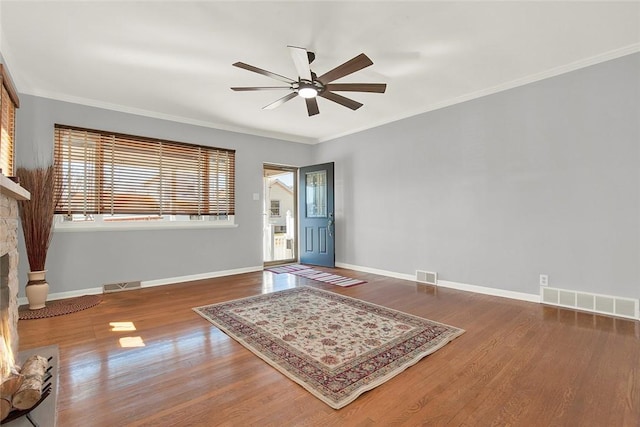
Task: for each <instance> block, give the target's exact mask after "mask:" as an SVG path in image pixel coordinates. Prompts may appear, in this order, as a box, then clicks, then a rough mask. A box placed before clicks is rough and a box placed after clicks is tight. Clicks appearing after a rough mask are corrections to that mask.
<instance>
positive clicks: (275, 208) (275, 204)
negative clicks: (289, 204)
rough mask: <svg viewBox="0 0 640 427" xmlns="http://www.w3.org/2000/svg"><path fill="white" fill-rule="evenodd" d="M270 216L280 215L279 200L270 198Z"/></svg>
mask: <svg viewBox="0 0 640 427" xmlns="http://www.w3.org/2000/svg"><path fill="white" fill-rule="evenodd" d="M271 216H280V200H271Z"/></svg>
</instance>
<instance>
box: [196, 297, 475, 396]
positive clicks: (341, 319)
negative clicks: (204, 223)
mask: <svg viewBox="0 0 640 427" xmlns="http://www.w3.org/2000/svg"><path fill="white" fill-rule="evenodd" d="M193 310H194V311H195V312H196V313H198V314H199V315H201V316H202V317H204V318H205V319H207V320H208V321H210V322H211V323H213V324H214V325H215V326H217V327H218V328H220V329H221V330H222V331H224V332H225V333H226V334H227V335H229V336H231V337H232V338H234V339H235V340H237V341H238V342H239V343H240V344H242V345H244V346H245V347H246V348H247V349H249V350H251V351H252V352H253V353H255V354H256V355H257V356H259V357H260V358H262V359H263V360H264V361H265V362H267V363H268V364H270V365H271V366H273V367H274V368H276V369H277V370H279V371H280V372H282V373H283V374H284V375H286V376H287V377H289V378H290V379H292V380H293V381H295V382H297V383H298V384H300V385H301V386H302V387H304V388H305V389H306V390H307V391H309V392H310V393H311V394H313V395H314V396H316V397H317V398H319V399H320V400H322V401H323V402H325V403H326V404H327V405H329V406H331V407H332V408H335V409H340V408H342V407H344V406H346V405H348V404H349V403H351V402H353V401H354V400H355V399H356V398H357V397H358V396H359V395H360V394H362V393H364V392H365V391H368V390H371V389H373V388H375V387H377V386H379V385H381V384H383V383H384V382H385V381H388V380H389V379H391V378H393V377H394V376H396V375H398V374H399V373H401V372H402V371H404V370H405V369H406V368H408V367H409V366H411V365H414V364H415V363H416V362H418V361H419V360H420V359H422V358H423V357H425V356H427V355H429V354H431V353H433V352H434V351H436V350H438V349H440V348H441V347H443V346H444V345H445V344H447V343H448V342H449V341H451V340H453V339H454V338H456V337H457V336H459V335H461V334H462V333H464V330H462V329H459V328H455V327H452V326H448V325H444V324H442V323H437V322H434V321H431V320H427V319H424V318H421V317H417V316H413V315H410V314H406V313H402V312H400V311H396V310H392V309H389V308H385V307H382V306H379V305H375V304H371V303H368V302H365V301H361V300H357V299H354V298H350V297H346V296H343V295H339V294H336V293H333V292H328V291H323V290H320V289H315V288H310V287H300V288H293V289H287V290H284V291H279V292H273V293H270V294H265V295H258V296H253V297H249V298H243V299H238V300H233V301H228V302H223V303H219V304H213V305H207V306H202V307H196V308H194V309H193Z"/></svg>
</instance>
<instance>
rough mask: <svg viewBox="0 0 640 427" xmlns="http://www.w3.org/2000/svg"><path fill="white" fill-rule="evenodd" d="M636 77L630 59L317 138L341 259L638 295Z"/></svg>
mask: <svg viewBox="0 0 640 427" xmlns="http://www.w3.org/2000/svg"><path fill="white" fill-rule="evenodd" d="M638 76H640V54H634V55H630V56H626V57H623V58H619V59H616V60H613V61H609V62H605V63H602V64H598V65H595V66H591V67H588V68H585V69H581V70H578V71H575V72H571V73H568V74H564V75H561V76H557V77H554V78H551V79H547V80H543V81H540V82H536V83H533V84H529V85H526V86H522V87H519V88H515V89H511V90H508V91H504V92H501V93H497V94H494V95H490V96H486V97H483V98H480V99H476V100H473V101H469V102H465V103H462V104H458V105H455V106H451V107H448V108H444V109H441V110H437V111H433V112H429V113H425V114H422V115H419V116H415V117H412V118H408V119H405V120H402V121H398V122H394V123H391V124H388V125H385V126H381V127H378V128H375V129H371V130H368V131H365V132H360V133H358V134H354V135H350V136H347V137H343V138H339V139H336V140H333V141H330V142H326V143H323V144H320V145H317V146H315V147H314V150H315V155H314V160H315V161H316V162H318V163H321V162H325V161H335V162H336V186H337V190H336V191H337V194H336V206H337V212H336V219H337V230H336V233H337V248H336V253H337V261H339V262H342V263H346V264H351V265H356V266H360V267H368V268H375V269H381V270H387V271H392V272H396V273H404V274H412V275H413V274H414V272H415V270H416V269H422V270H429V271H437V272H438V273H439V278H440V279H443V280H449V281H453V282H459V283H465V284H471V285H478V286H486V287H491V288H498V289H504V290H510V291H517V292H524V293H529V294H537V293H538V292H539V287H538V277H539V274H541V273H544V274H548V275H549V281H550V283H549V285H550V286H554V287H560V288H567V289H574V290H581V291H586V292H595V293H602V294H609V295H616V296H623V297H631V298H638V297H640V129H639V128H640V79H639V77H638ZM390 89H392V88H390ZM365 108H366V106H365ZM345 114H346V113H345Z"/></svg>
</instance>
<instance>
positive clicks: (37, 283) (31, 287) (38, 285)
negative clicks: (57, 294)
mask: <svg viewBox="0 0 640 427" xmlns="http://www.w3.org/2000/svg"><path fill="white" fill-rule="evenodd" d="M46 273H47V270H42V271H30V272H28V273H27V276H28V277H29V281H28V282H27V286H26V288H25V292H26V294H27V299H28V300H29V310H39V309H41V308H44V307H45V306H46V305H45V303H46V302H47V296H48V295H49V284H48V283H47V281H46V280H45V278H44V276H45V274H46Z"/></svg>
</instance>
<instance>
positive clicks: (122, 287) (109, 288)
mask: <svg viewBox="0 0 640 427" xmlns="http://www.w3.org/2000/svg"><path fill="white" fill-rule="evenodd" d="M132 289H140V281H139V280H138V281H137V282H120V283H109V284H107V285H102V292H104V293H105V294H108V293H111V292H121V291H130V290H132Z"/></svg>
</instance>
